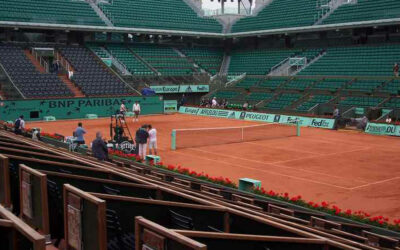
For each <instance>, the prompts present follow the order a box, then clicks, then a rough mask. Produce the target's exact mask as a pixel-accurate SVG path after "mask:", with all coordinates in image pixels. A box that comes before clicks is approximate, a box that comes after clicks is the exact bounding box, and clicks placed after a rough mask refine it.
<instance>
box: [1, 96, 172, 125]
mask: <svg viewBox="0 0 400 250" xmlns="http://www.w3.org/2000/svg"><path fill="white" fill-rule="evenodd" d="M122 101H124V102H125V105H126V107H127V108H128V109H129V110H131V109H132V105H133V103H134V102H135V101H139V102H140V106H141V110H142V112H141V113H142V114H162V113H163V112H164V103H163V101H162V100H160V97H116V98H71V99H43V100H19V101H12V100H7V101H1V102H0V119H1V120H4V121H8V120H12V121H14V120H15V119H16V118H17V117H18V116H20V115H23V116H24V118H25V120H27V121H39V120H43V119H44V117H46V116H54V117H55V118H56V119H78V118H85V116H86V114H96V115H98V116H99V117H108V116H110V115H112V114H115V112H116V111H117V110H119V107H120V105H121V102H122Z"/></svg>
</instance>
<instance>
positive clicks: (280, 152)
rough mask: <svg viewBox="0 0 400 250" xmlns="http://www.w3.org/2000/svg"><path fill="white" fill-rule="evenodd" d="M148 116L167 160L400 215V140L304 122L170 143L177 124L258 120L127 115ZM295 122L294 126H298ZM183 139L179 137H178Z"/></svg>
mask: <svg viewBox="0 0 400 250" xmlns="http://www.w3.org/2000/svg"><path fill="white" fill-rule="evenodd" d="M77 122H78V121H77V120H68V121H56V122H47V123H45V122H31V123H28V125H27V126H28V127H40V128H42V129H43V131H45V132H49V133H60V134H63V135H65V136H68V135H71V134H72V131H73V130H74V129H75V128H76V126H77ZM109 122H110V120H109V118H102V119H96V120H84V121H83V126H84V127H85V128H86V130H87V131H88V134H87V136H86V143H87V144H90V142H91V141H92V140H93V138H94V137H95V133H96V131H102V132H103V134H104V135H105V136H106V137H107V139H109ZM142 124H152V125H153V127H155V128H157V130H158V147H159V151H160V155H161V157H162V161H163V162H164V163H165V164H174V165H181V166H185V167H187V168H189V169H191V170H195V171H197V172H202V171H204V172H205V173H208V174H209V175H211V176H224V177H228V178H230V179H232V180H234V181H236V182H237V180H238V179H239V178H242V177H249V178H253V179H257V180H260V181H261V182H262V186H263V187H264V188H265V189H266V190H274V191H276V192H288V193H289V194H290V195H291V196H294V195H302V197H303V198H304V199H305V200H307V201H314V202H322V201H329V202H330V203H331V204H336V205H338V206H339V207H342V208H344V209H352V210H359V209H361V210H363V211H365V212H369V213H371V214H373V215H383V216H388V217H389V218H392V219H393V218H399V217H400V185H399V180H400V164H399V162H400V140H399V139H398V138H394V137H384V136H374V135H368V134H364V133H361V132H355V131H333V130H326V129H319V128H301V136H300V137H295V136H291V137H279V138H271V139H266V140H258V141H251V142H242V143H230V144H222V145H213V146H203V147H193V148H183V149H178V150H176V151H172V150H171V149H170V144H171V136H170V135H171V130H172V129H185V128H210V127H239V126H248V125H254V124H260V123H256V122H248V121H239V120H228V119H220V118H210V117H200V116H191V115H184V114H174V115H151V116H142V117H141V118H140V121H139V123H133V122H132V120H131V119H128V125H129V128H130V130H131V133H133V134H134V133H135V131H136V129H137V128H138V127H139V126H140V125H142ZM293 129H295V128H294V127H293ZM178 140H179V137H178Z"/></svg>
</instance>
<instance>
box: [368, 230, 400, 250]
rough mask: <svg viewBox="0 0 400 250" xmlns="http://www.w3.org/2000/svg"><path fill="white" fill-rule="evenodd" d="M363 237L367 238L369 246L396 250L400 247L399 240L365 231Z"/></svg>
mask: <svg viewBox="0 0 400 250" xmlns="http://www.w3.org/2000/svg"><path fill="white" fill-rule="evenodd" d="M362 236H363V237H365V238H367V244H368V245H370V246H374V247H380V248H389V249H394V248H396V247H399V240H398V239H394V238H391V237H387V236H383V235H379V234H376V233H372V232H368V231H363V232H362Z"/></svg>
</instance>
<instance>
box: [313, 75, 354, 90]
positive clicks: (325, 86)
mask: <svg viewBox="0 0 400 250" xmlns="http://www.w3.org/2000/svg"><path fill="white" fill-rule="evenodd" d="M349 81H352V80H350V79H336V78H326V79H324V80H322V81H319V82H317V83H316V84H315V85H314V86H312V87H311V89H313V90H327V91H331V92H336V91H338V90H339V89H341V88H342V87H344V86H345V85H346V83H347V82H349Z"/></svg>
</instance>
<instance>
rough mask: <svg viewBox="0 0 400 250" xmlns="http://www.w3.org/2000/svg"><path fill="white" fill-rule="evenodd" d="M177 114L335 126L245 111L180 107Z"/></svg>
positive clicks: (320, 120) (330, 121) (329, 122)
mask: <svg viewBox="0 0 400 250" xmlns="http://www.w3.org/2000/svg"><path fill="white" fill-rule="evenodd" d="M179 112H180V113H183V114H191V115H201V116H209V117H218V118H228V119H238V120H245V121H257V122H269V123H283V124H287V123H296V122H299V123H300V126H306V127H315V128H325V129H333V128H334V125H335V120H334V119H327V118H312V117H302V116H288V115H279V114H266V113H258V112H246V111H233V110H226V109H210V108H192V107H180V109H179Z"/></svg>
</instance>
